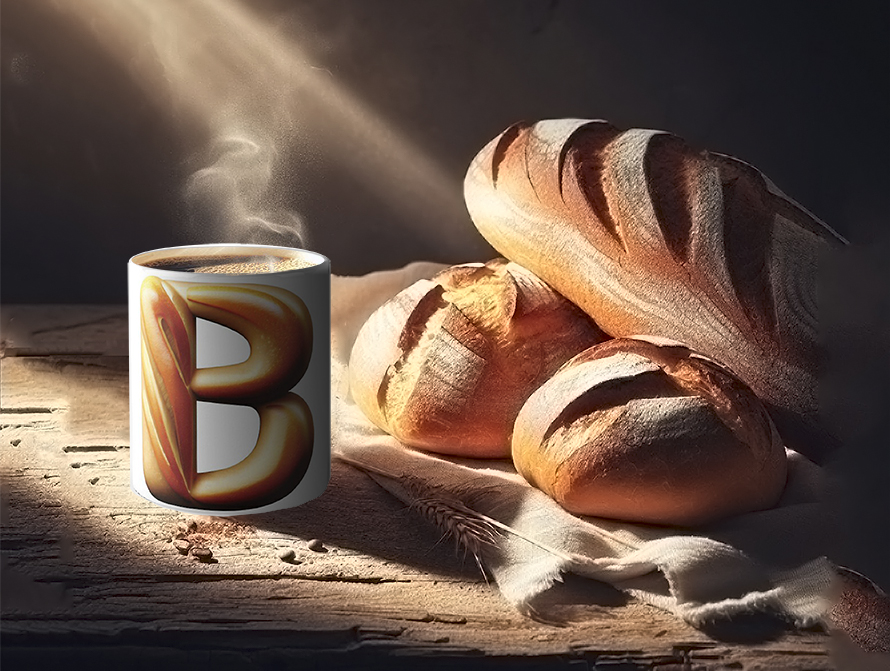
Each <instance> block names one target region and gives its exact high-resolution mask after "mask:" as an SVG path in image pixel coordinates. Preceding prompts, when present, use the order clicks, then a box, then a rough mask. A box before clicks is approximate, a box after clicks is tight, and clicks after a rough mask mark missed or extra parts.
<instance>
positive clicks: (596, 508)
mask: <svg viewBox="0 0 890 671" xmlns="http://www.w3.org/2000/svg"><path fill="white" fill-rule="evenodd" d="M512 454H513V461H514V464H515V466H516V468H517V470H518V471H519V472H520V473H521V474H522V475H523V476H525V478H526V479H527V480H528V481H529V482H530V483H531V484H533V485H535V486H536V487H538V488H540V489H542V490H543V491H545V492H547V493H548V494H550V495H551V496H552V497H553V498H554V499H555V500H556V501H557V502H559V503H560V504H561V505H562V506H563V507H565V508H566V509H567V510H569V511H571V512H574V513H578V514H585V515H594V516H601V517H611V518H617V519H625V520H630V521H635V522H647V523H654V524H671V525H684V526H687V525H697V524H704V523H707V522H712V521H715V520H718V519H720V518H722V517H725V516H728V515H734V514H739V513H742V512H747V511H751V510H759V509H763V508H768V507H770V506H772V505H774V504H775V503H776V501H777V500H778V498H779V496H780V495H781V492H782V489H783V488H784V483H785V469H786V465H785V453H784V448H783V446H782V444H781V442H780V440H779V437H778V434H777V432H776V430H775V428H774V427H773V425H772V422H771V421H770V420H769V417H768V415H767V413H766V411H765V409H764V408H763V406H762V404H760V403H759V401H758V400H757V398H756V397H755V396H754V394H753V392H751V391H750V389H747V388H746V387H745V386H744V385H743V384H742V383H741V382H740V381H739V380H738V379H736V378H735V377H734V376H733V375H732V374H731V373H729V371H727V370H726V369H725V368H724V367H722V366H720V365H719V364H717V363H715V362H713V361H711V360H709V359H708V358H706V357H703V356H701V355H697V354H696V353H694V352H692V351H691V350H689V349H688V348H685V347H683V346H682V345H679V344H678V343H669V342H666V341H664V340H656V341H654V342H653V341H647V340H643V339H624V338H621V339H615V340H610V341H606V342H605V343H602V344H599V345H596V346H594V347H592V348H590V349H588V350H586V351H585V352H582V353H581V354H579V355H578V356H576V357H574V358H573V359H572V360H571V361H569V362H567V363H566V364H565V365H564V366H563V367H562V368H561V369H560V370H559V371H557V373H556V374H555V375H554V376H553V377H552V378H551V379H550V380H548V381H547V382H545V383H544V384H543V385H542V386H541V387H540V388H539V389H538V390H537V391H536V392H535V393H534V394H532V396H531V397H530V398H529V399H528V401H527V402H526V403H525V405H524V406H523V408H522V410H521V411H520V413H519V415H518V417H517V419H516V425H515V428H514V433H513V443H512Z"/></svg>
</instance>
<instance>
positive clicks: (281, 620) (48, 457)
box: [0, 305, 834, 671]
mask: <svg viewBox="0 0 890 671" xmlns="http://www.w3.org/2000/svg"><path fill="white" fill-rule="evenodd" d="M2 338H3V344H2V348H3V350H2V356H3V358H2V361H0V365H2V367H0V373H2V378H0V409H2V410H0V455H2V460H0V466H2V470H0V477H2V490H0V491H2V528H3V535H2V561H3V564H2V568H3V570H2V616H3V621H2V653H3V661H4V662H5V663H9V666H6V665H5V664H4V669H15V668H26V664H27V665H28V667H29V668H50V667H49V666H47V665H44V664H41V662H45V663H46V664H49V663H51V662H67V663H72V662H74V663H78V664H80V663H84V664H86V663H90V664H92V665H93V666H92V667H91V668H117V667H118V666H119V665H120V664H121V663H122V662H124V661H126V662H127V668H152V669H157V668H158V667H157V665H156V663H158V662H162V663H175V664H180V663H183V662H184V663H194V662H199V663H200V664H201V666H200V668H202V669H212V670H213V671H218V670H219V669H227V668H257V669H266V668H269V669H273V668H274V669H289V668H298V667H297V666H296V663H297V662H299V663H300V664H301V666H300V667H299V668H306V667H307V666H308V667H309V668H316V667H318V668H331V667H332V666H343V667H347V668H386V669H399V668H419V667H421V666H422V667H423V668H454V667H460V666H463V665H467V664H469V665H470V666H471V668H479V669H487V668H514V667H515V668H521V669H527V668H538V667H542V668H553V669H560V668H565V669H592V668H596V669H610V670H612V671H618V670H619V669H637V668H657V669H661V670H662V671H667V670H668V669H687V670H691V669H718V668H719V669H831V668H834V664H833V662H832V659H831V658H830V656H829V648H830V638H829V637H828V636H826V635H825V634H822V633H820V632H816V631H808V632H794V631H787V630H779V629H775V628H771V629H770V628H768V629H766V630H765V629H764V628H763V627H759V626H753V625H752V626H746V625H745V623H735V624H734V625H733V626H732V627H728V628H726V629H723V630H720V631H716V630H715V631H713V632H710V633H709V634H706V633H703V632H701V631H698V630H696V629H693V628H691V627H689V626H687V625H685V624H684V623H683V622H680V621H678V620H677V619H676V618H675V617H673V616H671V615H669V614H667V613H664V612H662V611H659V610H656V609H654V608H652V607H650V606H647V605H644V604H640V603H636V602H633V601H628V600H627V599H626V598H625V597H624V596H623V595H621V594H619V593H617V592H615V591H614V590H612V589H611V588H608V587H606V586H604V585H599V584H598V583H595V582H594V581H590V580H581V579H572V578H569V579H567V581H566V585H565V586H564V588H562V593H561V594H560V595H559V597H560V599H561V602H562V603H564V605H563V606H562V611H561V612H562V613H563V614H564V615H565V616H566V617H567V618H568V619H569V620H570V621H571V623H570V624H569V625H567V626H563V627H556V626H551V625H546V624H541V623H538V622H535V621H533V620H530V619H528V618H526V617H524V616H522V615H520V614H519V613H517V612H516V611H515V610H514V609H513V608H511V607H510V606H509V605H508V604H507V603H506V602H505V601H504V600H503V599H502V598H501V597H500V596H499V594H498V592H497V590H496V588H495V587H494V586H492V585H489V584H487V583H486V582H485V580H484V579H483V577H482V576H481V575H480V573H479V571H478V569H476V567H475V565H474V563H473V562H472V561H465V560H464V558H462V557H461V555H460V554H459V553H457V552H456V551H455V550H454V548H453V545H452V544H450V543H441V542H439V541H440V540H441V539H440V537H439V535H438V533H437V532H436V531H435V530H434V529H433V528H432V527H428V526H426V523H425V522H424V521H423V520H422V519H421V518H420V517H419V516H417V515H416V514H415V513H414V512H413V511H411V510H406V509H405V507H404V506H403V505H402V504H401V503H399V502H398V501H396V500H395V499H393V498H392V497H390V495H388V494H387V493H385V492H384V491H383V490H381V489H379V488H378V486H377V485H376V484H374V483H373V482H372V481H370V480H369V479H368V478H366V477H365V476H364V475H362V474H360V473H358V472H356V471H355V470H353V469H351V468H349V467H347V466H345V465H343V464H338V463H335V464H334V466H333V473H332V478H331V483H330V485H329V487H328V489H327V491H326V492H325V493H324V494H323V495H322V496H321V497H319V498H317V499H316V500H314V501H312V502H310V503H307V504H305V505H303V506H301V507H299V508H296V509H291V510H287V511H279V512H276V513H269V514H261V515H254V516H245V517H241V518H213V517H198V518H193V521H194V522H195V523H196V525H197V526H196V527H195V528H193V529H191V530H189V531H188V533H190V534H191V535H192V537H193V539H197V540H198V541H200V542H201V543H202V544H204V545H206V546H207V547H209V548H210V549H211V550H212V552H213V556H214V560H215V561H214V562H213V563H199V562H196V561H194V560H190V559H189V558H188V557H186V556H182V555H180V554H179V553H178V551H177V550H176V548H175V547H174V546H173V544H172V542H171V539H172V537H173V536H174V534H175V533H176V530H177V525H178V524H180V523H188V522H189V520H190V518H189V517H188V516H186V515H183V514H181V513H177V512H175V511H170V510H167V509H164V508H160V507H158V506H155V505H153V504H151V503H149V502H148V501H145V500H143V499H142V498H140V497H139V496H137V495H136V494H134V493H133V491H132V490H131V489H130V485H129V450H128V445H129V437H128V400H127V398H128V389H127V321H126V307H125V306H95V305H86V306H70V305H69V306H51V305H43V306H24V305H7V306H3V308H2ZM311 539H320V540H321V541H322V542H323V545H324V551H321V552H316V551H313V550H311V549H309V547H308V542H309V541H310V540H311ZM288 548H290V549H293V550H294V551H295V559H294V560H293V561H283V560H282V559H281V558H280V557H279V553H280V552H281V551H282V550H287V549H288ZM749 624H750V623H749ZM35 664H36V666H35ZM84 668H86V667H84ZM183 668H196V667H183Z"/></svg>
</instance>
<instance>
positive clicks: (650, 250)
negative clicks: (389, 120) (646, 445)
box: [464, 119, 844, 461]
mask: <svg viewBox="0 0 890 671" xmlns="http://www.w3.org/2000/svg"><path fill="white" fill-rule="evenodd" d="M464 189H465V198H466V203H467V207H468V209H469V212H470V215H471V216H472V218H473V221H474V222H475V224H476V226H477V227H478V229H479V231H480V232H481V233H482V235H483V236H484V237H485V238H486V239H487V240H488V241H489V243H491V245H492V246H493V247H494V248H495V249H497V250H498V251H499V252H500V253H501V254H503V255H504V256H505V257H507V258H508V259H510V260H511V261H515V262H517V263H519V264H521V265H523V266H525V267H526V268H529V269H530V270H531V271H532V272H534V273H535V274H536V275H538V276H539V277H541V278H542V279H543V280H544V281H546V282H547V283H548V284H550V285H551V286H552V287H554V288H555V289H556V290H557V291H559V292H560V293H562V294H563V295H564V296H566V297H567V298H569V299H570V300H571V301H573V302H574V303H576V304H577V305H579V306H580V307H581V308H582V309H584V311H585V312H587V313H588V314H589V315H591V317H593V319H594V320H595V321H596V322H597V324H599V326H600V327H601V328H602V329H603V330H604V331H605V332H606V333H608V334H609V335H611V336H613V337H621V336H629V335H634V334H652V335H656V336H662V337H666V338H671V339H673V340H677V341H680V342H682V343H684V344H686V345H688V346H689V347H691V348H692V349H694V350H696V351H698V352H701V353H702V354H705V355H707V356H709V357H711V358H713V359H716V360H717V361H719V362H721V363H723V364H724V365H726V366H728V367H729V368H730V369H731V370H732V371H733V372H734V373H735V374H736V375H738V376H739V377H740V378H741V379H742V380H743V381H744V382H745V383H746V384H748V385H749V386H750V387H751V388H752V389H753V390H754V391H755V393H757V395H758V396H759V397H760V398H761V399H762V400H763V401H764V402H765V403H766V405H767V408H768V409H769V412H770V414H771V416H772V418H773V420H774V421H775V424H776V426H777V427H778V429H779V432H780V434H781V435H782V438H783V439H784V440H785V441H786V443H787V444H788V445H789V446H790V447H793V448H794V449H796V450H798V451H800V452H802V453H803V454H805V455H807V456H809V457H810V458H813V459H816V460H817V461H818V460H822V459H823V457H825V456H826V455H827V454H828V453H830V451H831V450H832V449H833V448H834V447H835V443H836V440H835V439H834V438H833V437H832V435H831V434H830V431H829V430H828V428H827V427H826V425H825V422H824V421H823V419H822V418H821V417H820V414H819V403H818V380H817V377H818V373H819V368H820V364H821V362H822V351H821V350H820V345H819V335H818V321H817V316H818V311H817V302H816V283H817V265H818V262H819V259H820V257H821V256H822V255H823V254H825V253H827V252H829V251H830V250H831V249H832V248H833V247H835V246H840V245H842V244H844V241H843V239H842V238H841V237H840V236H838V235H837V234H836V233H835V232H834V231H832V230H831V229H830V228H829V227H827V226H826V225H825V224H823V223H822V222H821V221H819V220H818V219H816V218H815V217H814V216H813V215H811V214H810V213H809V212H807V211H806V210H805V209H803V208H802V207H801V206H800V205H798V204H797V203H795V202H794V201H792V200H791V199H789V198H788V197H787V196H785V195H784V194H783V193H782V192H781V191H780V190H779V189H778V188H777V187H776V186H775V185H774V184H773V183H772V182H771V181H770V180H769V179H767V178H766V177H765V176H764V175H762V174H761V173H760V172H758V171H757V170H756V169H754V168H753V167H752V166H750V165H748V164H746V163H743V162H742V161H739V160H737V159H735V158H731V157H729V156H724V155H721V154H715V153H708V152H701V151H695V150H693V149H692V148H690V147H689V146H688V145H687V144H686V143H685V142H684V141H683V140H681V139H680V138H678V137H676V136H674V135H670V134H668V133H664V132H659V131H652V130H640V129H633V130H628V131H623V132H622V131H621V130H618V129H616V128H615V127H613V126H611V125H610V124H608V123H606V122H604V121H587V120H579V119H560V120H550V121H540V122H538V123H535V124H524V123H520V124H516V125H514V126H512V127H510V128H508V129H507V130H506V131H504V132H503V133H502V134H501V135H500V136H499V137H497V138H495V139H494V140H493V141H492V142H491V143H489V144H488V145H487V146H486V147H485V148H484V149H483V150H482V151H481V152H480V153H479V155H478V156H477V157H476V158H475V159H474V160H473V162H472V164H471V165H470V168H469V171H468V173H467V176H466V180H465V184H464Z"/></svg>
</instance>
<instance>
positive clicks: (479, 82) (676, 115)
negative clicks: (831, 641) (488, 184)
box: [0, 0, 890, 588]
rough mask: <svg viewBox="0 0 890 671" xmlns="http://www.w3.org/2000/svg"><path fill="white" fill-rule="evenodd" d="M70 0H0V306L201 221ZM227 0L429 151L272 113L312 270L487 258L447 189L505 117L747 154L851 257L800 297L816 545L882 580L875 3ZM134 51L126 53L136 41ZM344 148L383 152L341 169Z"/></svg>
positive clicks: (197, 161) (181, 159) (889, 368)
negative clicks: (826, 447)
mask: <svg viewBox="0 0 890 671" xmlns="http://www.w3.org/2000/svg"><path fill="white" fill-rule="evenodd" d="M188 1H193V0H183V2H188ZM73 4H77V0H69V2H67V3H66V2H65V1H64V0H3V2H2V6H0V9H2V40H0V45H2V183H0V184H2V212H0V236H2V237H0V300H2V302H4V303H19V302H43V303H77V302H80V303H95V302H114V303H124V302H125V300H126V272H125V265H126V261H127V259H128V258H129V257H130V256H131V255H133V254H135V253H137V252H140V251H144V250H147V249H152V248H157V247H163V246H170V245H177V244H184V243H194V242H216V241H220V237H221V236H222V235H223V234H222V233H221V232H220V231H219V230H216V229H214V227H213V226H212V224H208V223H207V222H206V221H204V222H203V224H201V225H196V224H195V217H196V216H197V215H195V212H194V211H193V210H191V209H190V208H189V206H188V203H187V202H185V201H184V199H183V190H184V185H185V184H186V181H187V179H188V177H189V175H191V174H193V173H194V171H195V170H197V169H199V168H200V167H202V165H204V164H205V162H206V160H207V156H208V154H207V147H208V143H209V142H210V140H211V139H212V138H211V133H210V131H209V130H208V128H207V127H206V126H203V125H202V124H201V123H200V120H196V119H195V118H193V117H189V116H188V115H186V114H184V113H183V112H182V107H181V105H180V104H179V101H178V100H177V99H176V96H175V94H174V93H172V92H166V93H165V92H163V91H162V92H161V94H160V96H155V97H153V98H151V99H150V98H149V97H148V96H147V95H146V89H145V86H144V84H145V81H144V80H145V77H146V75H145V72H146V70H145V68H142V67H141V65H142V64H141V63H140V62H136V61H134V60H132V59H131V60H126V59H123V60H122V59H119V58H114V57H112V56H110V55H109V53H108V52H107V51H106V50H105V49H104V48H103V47H102V46H101V40H100V39H97V36H98V37H101V36H102V35H101V30H102V29H101V28H97V27H96V26H97V24H95V23H92V24H91V23H90V22H89V21H87V22H76V21H73V20H72V19H71V16H70V12H69V11H67V10H65V11H63V9H60V8H63V7H64V6H65V5H68V6H71V5H73ZM247 4H249V5H250V7H251V8H252V9H254V10H256V11H258V12H260V13H262V14H263V15H264V16H265V17H267V19H268V21H269V22H270V23H271V24H274V25H276V26H277V30H278V32H279V33H280V34H283V35H284V36H285V37H287V36H289V35H290V36H292V37H294V39H296V40H298V41H299V43H300V47H301V49H302V52H303V56H302V57H301V58H302V65H304V66H306V67H308V68H310V69H311V70H312V72H315V73H321V74H322V75H323V76H324V77H327V78H329V80H330V81H331V83H332V84H335V85H336V86H337V87H339V88H340V89H341V90H343V91H347V92H349V94H350V95H351V96H353V97H354V98H355V99H356V100H358V101H360V102H361V103H362V104H363V105H364V106H365V109H366V110H368V111H369V114H373V115H376V116H379V117H380V119H382V120H383V121H384V122H385V126H383V127H381V128H382V131H385V130H386V129H387V128H388V129H391V130H394V131H395V132H397V133H398V134H399V135H400V136H402V137H403V138H404V139H405V140H406V141H407V142H408V143H410V144H411V145H412V146H413V147H415V149H416V150H417V151H418V152H419V153H420V154H421V155H423V156H426V157H428V158H429V159H430V160H431V161H433V162H434V163H435V164H437V165H438V166H439V168H440V172H441V184H438V189H437V190H425V189H424V188H423V184H421V186H418V185H417V183H416V180H414V166H411V165H405V166H401V165H399V164H398V163H395V165H394V162H395V161H398V160H399V158H398V155H394V156H393V157H391V159H390V158H389V157H387V156H386V152H385V150H383V149H381V146H380V145H379V144H375V143H374V142H373V139H374V138H369V137H367V136H365V137H362V136H361V133H360V132H359V131H360V130H361V129H359V131H357V130H356V129H350V128H342V129H340V130H342V131H343V137H346V138H347V140H348V141H344V142H339V143H338V142H336V141H335V140H336V139H337V137H338V128H337V126H336V124H337V123H341V122H339V121H337V120H336V119H334V120H332V118H331V117H330V116H329V115H326V113H325V110H324V109H323V108H322V107H320V106H319V104H318V103H317V102H312V101H311V100H308V101H306V102H305V104H298V105H296V106H295V107H294V109H293V110H290V111H291V112H292V113H293V116H294V117H295V118H296V119H297V122H298V123H297V126H296V128H297V130H295V131H294V132H293V134H292V136H291V137H290V138H289V139H288V141H287V142H285V143H284V146H281V147H279V149H280V156H281V164H280V166H279V167H280V170H279V172H278V174H277V176H276V180H277V181H276V184H277V191H276V193H277V195H276V198H277V200H276V203H277V205H279V206H282V207H285V208H286V209H288V210H290V211H292V212H294V213H296V214H297V215H298V216H299V218H300V219H301V220H302V221H303V222H304V224H305V226H306V227H307V229H308V233H309V236H308V240H307V242H306V246H308V247H310V248H311V249H315V250H317V251H319V252H321V253H323V254H325V255H327V256H328V257H329V258H330V259H331V260H332V265H333V270H334V272H335V273H339V274H360V273H365V272H368V271H371V270H375V269H381V268H391V267H397V266H400V265H403V264H405V263H407V262H410V261H413V260H419V259H425V260H434V261H442V262H462V261H468V260H484V259H486V258H488V257H491V256H493V255H494V254H493V252H492V251H491V250H490V248H489V247H488V246H487V245H486V243H485V242H484V241H483V240H482V239H481V238H480V237H479V235H478V234H477V233H476V231H475V229H474V228H473V226H472V223H471V222H470V221H469V218H468V216H467V214H466V212H465V210H464V209H463V207H462V196H461V183H462V179H463V175H464V173H465V171H466V168H467V166H468V164H469V162H470V160H471V159H472V158H473V156H474V155H475V154H476V152H477V151H478V150H479V149H480V148H481V147H482V146H483V145H484V144H486V143H487V142H488V141H489V139H491V138H492V137H494V136H495V135H497V134H498V133H500V132H501V131H502V130H503V129H504V128H506V127H507V126H509V125H510V124H512V123H513V122H515V121H517V120H520V119H525V120H535V119H540V118H553V117H567V116H574V117H591V118H604V119H607V120H609V121H611V122H612V123H613V124H615V125H617V126H619V127H649V128H660V129H665V130H670V131H672V132H674V133H676V134H678V135H680V136H682V137H684V138H686V139H687V140H688V141H689V142H691V143H692V144H693V145H696V146H699V147H702V148H707V149H711V150H715V151H719V152H723V153H728V154H731V155H735V156H738V157H739V158H742V159H743V160H745V161H747V162H749V163H751V164H753V165H755V166H756V167H758V168H759V169H761V170H762V171H763V172H764V173H765V174H767V175H768V176H769V177H770V178H771V179H772V180H773V181H774V182H775V183H776V184H777V185H778V186H779V187H780V188H782V189H783V190H784V191H785V192H786V193H787V194H789V195H790V196H791V197H793V198H795V199H796V200H798V201H799V202H800V203H802V204H803V205H804V206H806V207H807V208H808V209H810V210H811V211H812V212H813V213H814V214H816V215H817V216H819V217H820V218H822V219H823V220H824V221H826V222H827V223H828V224H830V225H831V226H832V227H834V228H835V229H836V230H837V231H838V232H840V233H841V234H842V235H844V236H845V237H847V238H848V239H849V240H850V241H851V242H852V243H853V247H852V248H851V249H852V251H851V252H850V254H848V255H847V256H846V257H845V258H842V259H840V260H838V261H837V262H836V263H835V264H833V265H832V266H831V267H829V268H828V272H827V275H826V283H825V287H823V291H822V294H823V298H824V301H825V303H824V304H825V313H824V317H825V322H824V323H825V324H826V329H825V330H826V338H827V339H828V341H829V346H830V349H831V351H832V353H833V358H832V367H831V369H830V370H829V373H828V375H827V378H826V380H827V385H826V407H827V412H829V413H831V414H833V416H835V417H836V419H837V422H838V425H839V427H840V428H839V429H838V432H839V433H840V434H841V437H842V438H843V439H844V441H845V442H846V444H847V445H848V447H849V449H847V450H846V451H845V452H844V455H843V456H842V457H840V458H839V460H838V462H837V464H836V467H837V468H836V470H837V472H839V473H841V474H843V475H844V476H845V479H842V484H841V492H840V494H839V496H838V501H839V508H840V509H842V510H843V512H844V514H845V515H846V519H847V520H848V521H849V524H847V525H846V527H845V529H846V530H847V532H848V537H847V538H845V539H844V540H845V544H844V550H842V551H841V552H840V553H839V555H838V556H839V559H840V560H841V561H844V562H848V563H850V564H851V565H853V566H855V567H858V568H860V570H863V571H865V572H868V573H870V574H871V575H872V576H873V577H875V578H876V579H878V580H879V581H881V582H882V583H883V584H884V586H885V588H890V573H888V572H890V569H888V568H887V567H890V550H888V538H890V528H888V523H887V511H888V510H890V495H888V491H890V483H888V478H890V449H888V447H887V445H888V442H890V441H888V439H887V428H886V417H887V416H888V410H890V401H888V396H890V395H888V393H887V389H888V383H887V380H888V379H890V356H888V351H890V349H888V348H890V327H888V321H890V320H888V315H890V299H888V292H887V289H886V287H887V286H890V277H888V273H887V268H888V266H890V263H888V262H887V260H886V259H887V258H888V252H890V248H888V244H887V243H888V239H890V238H888V227H887V212H888V192H890V181H888V177H890V171H888V168H887V155H888V149H890V130H888V128H890V126H888V120H890V102H888V100H890V95H888V93H890V53H888V35H890V5H888V4H887V3H885V2H849V1H848V2H844V3H816V2H810V1H805V2H744V3H742V2H737V3H720V2H713V1H707V2H704V1H694V2H656V1H651V2H639V1H624V2H614V1H613V2H607V1H594V0H572V1H569V0H561V1H560V0H527V1H525V2H516V1H515V0H496V1H492V0H489V1H488V2H478V1H477V0H452V1H450V2H441V1H437V2H433V1H427V2H423V1H417V0H374V1H373V2H361V1H359V0H353V1H351V2H347V1H345V0H292V1H290V2H288V1H286V0H255V1H253V2H250V3H247ZM217 46H218V48H219V49H220V50H221V51H220V53H225V50H226V44H225V43H224V42H223V43H221V44H220V45H217ZM140 48H141V53H142V58H145V59H148V60H149V61H151V58H152V56H151V43H149V42H147V43H146V44H145V45H141V47H140ZM149 71H150V72H152V73H154V76H156V77H157V80H158V81H161V82H163V72H162V71H159V70H158V68H157V67H155V68H154V70H152V69H151V68H149ZM350 133H352V134H351V135H350ZM382 134H384V135H385V134H386V133H385V132H382ZM358 163H362V164H363V165H371V166H374V165H377V166H389V168H390V170H389V172H388V173H387V171H386V170H381V171H380V175H378V178H377V179H376V181H375V180H374V179H367V178H364V179H363V178H361V174H360V172H358V171H357V170H356V169H355V166H356V165H357V164H358ZM392 168H395V170H394V171H393V170H392ZM393 175H394V176H393ZM400 175H403V176H404V179H402V177H401V176H400ZM365 177H367V175H365ZM427 186H429V183H427ZM433 191H435V193H433ZM199 224H200V222H199ZM273 242H274V240H273Z"/></svg>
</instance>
